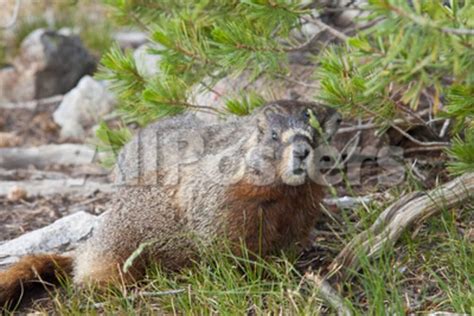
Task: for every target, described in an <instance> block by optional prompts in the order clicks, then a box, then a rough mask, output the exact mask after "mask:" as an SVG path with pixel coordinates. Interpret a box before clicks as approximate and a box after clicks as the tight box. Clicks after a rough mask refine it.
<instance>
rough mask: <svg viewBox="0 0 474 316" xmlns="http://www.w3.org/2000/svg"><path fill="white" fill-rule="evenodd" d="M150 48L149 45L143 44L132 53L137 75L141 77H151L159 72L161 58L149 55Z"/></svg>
mask: <svg viewBox="0 0 474 316" xmlns="http://www.w3.org/2000/svg"><path fill="white" fill-rule="evenodd" d="M150 48H151V47H150V45H149V44H143V45H141V46H140V47H138V48H137V49H136V50H135V51H134V52H133V58H134V59H135V64H136V65H137V70H138V73H139V74H140V75H141V76H143V77H153V76H154V75H156V74H158V73H159V72H160V61H161V56H160V55H156V54H150V52H149V49H150ZM159 48H161V47H158V49H159Z"/></svg>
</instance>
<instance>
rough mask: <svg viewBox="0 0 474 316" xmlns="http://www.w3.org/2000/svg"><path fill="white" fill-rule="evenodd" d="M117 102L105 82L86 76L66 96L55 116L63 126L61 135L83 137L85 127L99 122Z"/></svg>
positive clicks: (56, 120)
mask: <svg viewBox="0 0 474 316" xmlns="http://www.w3.org/2000/svg"><path fill="white" fill-rule="evenodd" d="M115 104H116V99H115V96H114V95H113V94H112V93H111V92H110V91H109V90H108V89H107V86H106V84H105V83H103V82H99V81H96V80H94V79H93V78H91V77H90V76H85V77H83V78H82V79H81V80H80V81H79V84H78V85H77V87H75V88H74V89H72V90H71V91H70V92H69V93H67V94H66V95H65V96H64V99H63V101H62V102H61V104H60V105H59V107H58V109H57V110H56V111H55V112H54V114H53V118H54V121H55V122H56V123H57V124H58V125H59V126H61V137H63V138H82V137H84V136H85V135H86V131H85V129H86V128H88V127H92V126H93V125H94V124H95V123H97V122H98V121H99V120H100V118H101V117H102V116H104V115H105V114H107V113H109V112H110V111H111V110H112V109H113V108H114V106H115Z"/></svg>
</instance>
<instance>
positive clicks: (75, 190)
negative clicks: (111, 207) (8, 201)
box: [0, 177, 114, 198]
mask: <svg viewBox="0 0 474 316" xmlns="http://www.w3.org/2000/svg"><path fill="white" fill-rule="evenodd" d="M15 188H20V189H22V190H25V191H26V195H27V196H28V197H31V196H48V195H55V194H76V195H82V196H87V195H90V194H93V193H94V192H96V191H102V192H112V191H113V190H114V185H113V184H111V183H102V182H93V181H88V180H87V179H86V178H85V177H84V178H82V179H81V178H79V179H71V178H69V179H59V180H39V181H35V180H32V181H28V180H26V181H0V198H5V197H7V196H8V194H9V192H10V191H11V190H14V189H15Z"/></svg>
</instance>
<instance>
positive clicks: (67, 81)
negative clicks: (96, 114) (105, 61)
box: [0, 29, 96, 102]
mask: <svg viewBox="0 0 474 316" xmlns="http://www.w3.org/2000/svg"><path fill="white" fill-rule="evenodd" d="M95 67H96V61H95V59H94V57H93V56H92V55H90V54H89V52H88V51H87V50H86V49H85V48H84V46H83V45H82V43H81V40H80V39H79V37H77V36H65V35H62V34H60V33H59V32H55V31H49V30H45V29H38V30H36V31H34V32H32V33H31V34H30V35H28V37H26V38H25V40H24V41H23V42H22V44H21V47H20V55H19V56H18V57H17V58H16V59H15V60H14V61H13V69H12V68H8V69H2V70H0V101H2V100H4V101H5V100H8V101H13V102H17V101H29V100H33V99H40V98H46V97H49V96H53V95H57V94H64V93H66V92H68V91H69V90H70V89H72V88H73V87H74V86H75V85H76V84H77V82H78V81H79V79H80V78H82V77H83V76H84V75H86V74H91V73H92V72H93V71H94V70H95Z"/></svg>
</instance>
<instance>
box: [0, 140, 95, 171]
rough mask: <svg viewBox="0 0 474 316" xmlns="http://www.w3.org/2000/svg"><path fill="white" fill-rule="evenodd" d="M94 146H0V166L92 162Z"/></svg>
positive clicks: (14, 166)
mask: <svg viewBox="0 0 474 316" xmlns="http://www.w3.org/2000/svg"><path fill="white" fill-rule="evenodd" d="M96 158H97V153H96V150H95V149H94V148H92V147H91V146H87V145H79V144H61V145H44V146H38V147H29V148H22V147H15V148H0V168H5V169H20V168H27V167H29V166H31V165H33V166H35V167H37V168H44V167H46V166H50V165H54V164H57V165H82V164H88V163H92V162H94V160H95V159H96Z"/></svg>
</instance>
